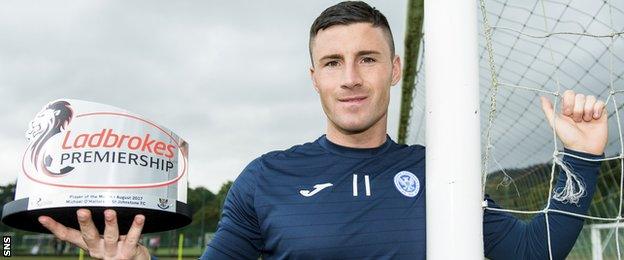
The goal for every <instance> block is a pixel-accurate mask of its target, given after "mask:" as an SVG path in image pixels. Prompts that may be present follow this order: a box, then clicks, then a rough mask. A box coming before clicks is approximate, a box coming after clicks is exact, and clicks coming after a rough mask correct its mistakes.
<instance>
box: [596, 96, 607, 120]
mask: <svg viewBox="0 0 624 260" xmlns="http://www.w3.org/2000/svg"><path fill="white" fill-rule="evenodd" d="M604 110H605V103H604V102H603V101H602V100H598V101H596V104H594V119H599V118H600V116H602V113H603V111H604Z"/></svg>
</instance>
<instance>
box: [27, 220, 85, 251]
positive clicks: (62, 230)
mask: <svg viewBox="0 0 624 260" xmlns="http://www.w3.org/2000/svg"><path fill="white" fill-rule="evenodd" d="M38 220H39V223H41V225H43V226H44V227H45V228H47V229H48V230H50V232H52V234H54V236H56V237H58V239H60V240H63V241H67V242H69V243H72V244H74V245H76V246H78V247H80V248H82V249H85V250H86V249H87V244H86V243H85V241H84V240H83V239H82V234H80V231H78V230H75V229H73V228H68V227H66V226H64V225H63V224H61V223H58V222H56V221H55V220H54V219H52V218H50V217H48V216H40V217H39V219H38Z"/></svg>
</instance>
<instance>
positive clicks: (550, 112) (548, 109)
mask: <svg viewBox="0 0 624 260" xmlns="http://www.w3.org/2000/svg"><path fill="white" fill-rule="evenodd" d="M540 100H541V101H542V110H543V111H544V115H545V116H546V119H547V120H548V123H549V124H550V127H552V126H553V125H554V118H555V111H554V109H553V105H552V103H551V102H550V100H548V98H545V97H543V96H540Z"/></svg>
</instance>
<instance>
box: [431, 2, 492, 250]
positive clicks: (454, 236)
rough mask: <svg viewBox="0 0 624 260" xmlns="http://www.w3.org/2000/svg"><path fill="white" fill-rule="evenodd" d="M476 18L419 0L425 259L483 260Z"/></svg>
mask: <svg viewBox="0 0 624 260" xmlns="http://www.w3.org/2000/svg"><path fill="white" fill-rule="evenodd" d="M470 10H472V11H470ZM477 15H478V12H477V5H476V1H464V0H459V1H450V0H425V19H424V39H425V44H424V45H425V47H424V50H425V78H426V83H425V84H426V111H425V113H426V125H427V130H426V144H427V161H426V167H427V169H426V178H427V180H426V192H427V194H426V195H427V202H426V203H427V259H434V260H437V259H483V235H482V234H483V229H482V227H483V210H482V208H481V201H482V200H483V197H482V196H483V194H482V189H481V184H482V180H481V148H480V147H481V143H480V137H481V134H480V124H479V116H480V115H479V114H480V113H479V57H478V41H477V39H478V38H477V37H478V35H479V34H478V30H477V26H478V23H477V21H478V19H477V17H478V16H477Z"/></svg>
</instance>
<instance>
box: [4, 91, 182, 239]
mask: <svg viewBox="0 0 624 260" xmlns="http://www.w3.org/2000/svg"><path fill="white" fill-rule="evenodd" d="M26 139H28V146H27V147H26V150H25V151H24V154H23V156H22V158H21V164H20V168H19V171H20V174H19V175H18V178H17V187H16V192H15V200H14V201H11V202H9V203H7V204H5V205H4V208H3V211H2V222H4V223H5V224H6V225H8V226H11V227H15V228H18V229H23V230H28V231H34V232H44V233H49V231H48V230H47V229H46V228H44V227H43V226H42V225H41V224H40V223H39V221H38V220H37V219H38V217H39V216H41V215H46V216H49V217H52V218H53V219H55V220H56V221H58V222H60V223H62V224H63V225H65V226H68V227H72V228H75V229H79V225H78V221H77V218H76V210H77V209H79V208H87V209H90V210H91V212H92V216H93V221H94V222H95V225H96V227H97V228H98V229H99V231H100V233H102V232H103V230H104V214H103V212H104V210H105V209H114V210H115V211H116V212H117V218H118V220H117V222H118V225H119V232H120V234H126V233H127V232H128V229H129V227H130V225H131V224H132V219H133V218H134V216H135V215H136V214H143V215H145V226H144V227H143V233H150V232H159V231H165V230H171V229H176V228H180V227H183V226H186V225H188V224H189V223H191V216H192V213H191V210H190V209H189V206H188V205H187V204H186V195H187V194H186V192H187V185H188V184H187V173H188V143H186V142H185V141H184V140H182V139H181V138H180V137H179V136H177V135H176V134H174V133H173V132H171V131H170V130H168V129H167V128H165V127H162V126H160V125H158V124H156V123H154V122H152V121H149V120H147V119H145V118H143V117H141V116H138V115H136V114H132V113H130V112H128V111H125V110H122V109H119V108H116V107H113V106H108V105H104V104H99V103H94V102H87V101H81V100H72V99H61V100H55V101H52V102H50V103H49V104H47V105H46V106H44V107H43V109H42V110H41V111H40V112H39V113H38V114H37V115H36V116H35V118H34V119H33V120H32V121H31V122H30V124H29V128H28V131H27V132H26Z"/></svg>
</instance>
